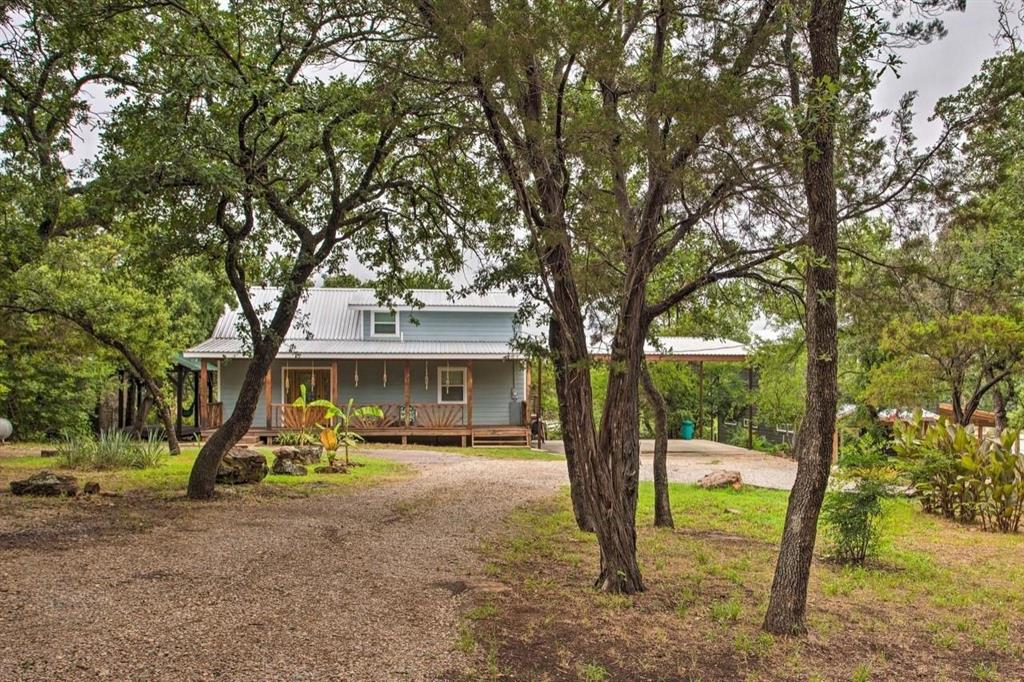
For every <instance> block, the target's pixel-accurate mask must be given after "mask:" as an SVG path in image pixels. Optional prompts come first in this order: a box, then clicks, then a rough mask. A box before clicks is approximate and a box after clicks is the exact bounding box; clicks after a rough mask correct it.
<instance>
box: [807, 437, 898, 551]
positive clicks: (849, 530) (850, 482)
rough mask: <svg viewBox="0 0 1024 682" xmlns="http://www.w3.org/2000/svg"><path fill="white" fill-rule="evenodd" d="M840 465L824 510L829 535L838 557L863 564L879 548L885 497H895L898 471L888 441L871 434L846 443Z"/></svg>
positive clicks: (832, 549)
mask: <svg viewBox="0 0 1024 682" xmlns="http://www.w3.org/2000/svg"><path fill="white" fill-rule="evenodd" d="M838 464H839V466H838V470H837V471H836V473H835V474H834V475H833V477H832V480H831V483H830V485H831V488H832V489H831V490H830V491H829V492H828V494H827V495H826V497H825V503H824V504H823V505H822V510H821V513H822V520H823V521H824V522H825V537H826V539H827V540H828V542H829V545H830V553H831V556H832V557H833V558H834V559H836V560H837V561H839V562H841V563H845V564H862V563H864V561H865V560H866V559H867V558H868V557H870V556H872V555H873V554H874V553H875V552H876V551H877V549H878V545H879V542H880V539H881V521H882V518H883V514H884V507H883V505H882V500H883V499H884V498H886V497H889V496H891V494H892V489H893V485H894V484H895V482H896V478H897V474H896V471H895V470H894V469H893V468H892V467H891V466H890V465H889V463H888V458H887V456H886V452H885V449H884V444H883V443H882V442H881V441H879V440H877V439H876V438H875V437H874V436H871V435H866V436H863V437H861V438H857V439H853V440H849V441H847V442H846V443H844V444H843V447H842V450H841V451H840V455H839V462H838Z"/></svg>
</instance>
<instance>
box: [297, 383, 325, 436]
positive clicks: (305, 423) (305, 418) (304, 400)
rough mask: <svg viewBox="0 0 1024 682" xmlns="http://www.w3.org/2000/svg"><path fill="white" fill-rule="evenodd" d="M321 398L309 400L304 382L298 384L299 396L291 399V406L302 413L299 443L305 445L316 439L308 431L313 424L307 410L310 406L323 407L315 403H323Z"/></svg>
mask: <svg viewBox="0 0 1024 682" xmlns="http://www.w3.org/2000/svg"><path fill="white" fill-rule="evenodd" d="M323 402H326V401H323V400H312V401H311V400H309V393H308V392H307V390H306V384H299V396H298V397H297V398H296V399H295V400H293V401H292V407H295V408H298V409H299V411H300V412H301V414H302V417H301V418H300V420H299V444H300V445H305V444H307V442H308V443H309V444H314V443H315V442H316V441H315V440H314V439H313V434H312V433H310V427H312V426H314V424H312V423H311V422H312V421H313V420H312V419H311V418H310V414H309V410H310V408H312V407H323V405H318V404H317V403H323Z"/></svg>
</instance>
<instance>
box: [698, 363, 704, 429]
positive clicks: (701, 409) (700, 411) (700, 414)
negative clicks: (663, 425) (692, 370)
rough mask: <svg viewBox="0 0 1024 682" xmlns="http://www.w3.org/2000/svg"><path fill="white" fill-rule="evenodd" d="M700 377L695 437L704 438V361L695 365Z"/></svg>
mask: <svg viewBox="0 0 1024 682" xmlns="http://www.w3.org/2000/svg"><path fill="white" fill-rule="evenodd" d="M697 367H698V368H699V372H698V374H699V376H700V403H699V405H698V408H697V437H698V438H701V439H703V438H704V361H703V360H701V361H700V362H699V363H697Z"/></svg>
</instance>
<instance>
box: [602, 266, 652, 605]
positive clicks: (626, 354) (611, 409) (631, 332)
mask: <svg viewBox="0 0 1024 682" xmlns="http://www.w3.org/2000/svg"><path fill="white" fill-rule="evenodd" d="M640 257H642V256H640ZM628 272H629V273H630V279H631V281H629V282H627V283H626V292H627V293H626V294H625V297H624V299H623V302H622V306H621V307H620V310H619V320H618V325H617V327H616V330H615V337H614V338H613V340H612V347H611V353H610V360H609V364H608V393H607V395H606V396H605V401H604V412H603V413H602V415H601V430H600V432H599V434H598V442H597V445H598V447H597V451H596V452H595V455H596V458H595V466H594V471H595V474H596V475H595V477H594V481H593V483H594V484H595V489H596V499H598V500H599V501H600V506H599V507H598V509H599V510H600V513H598V514H596V526H597V536H598V543H599V544H600V546H601V573H600V575H599V576H598V579H597V586H598V587H599V588H600V589H602V590H605V591H607V592H621V593H625V594H632V593H635V592H642V591H643V590H644V581H643V576H642V575H641V574H640V566H639V564H638V563H637V560H636V500H637V488H638V486H639V481H640V428H639V426H640V410H639V400H640V396H639V390H638V388H639V384H640V373H641V372H640V367H641V365H642V364H643V344H644V339H645V337H646V334H647V323H646V318H645V309H644V305H645V296H646V281H645V280H646V272H645V271H644V268H643V264H642V263H634V264H631V267H630V269H629V270H628Z"/></svg>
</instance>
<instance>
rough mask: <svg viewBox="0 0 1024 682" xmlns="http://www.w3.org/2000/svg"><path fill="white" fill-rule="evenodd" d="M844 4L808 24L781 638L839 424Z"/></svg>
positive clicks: (817, 10)
mask: <svg viewBox="0 0 1024 682" xmlns="http://www.w3.org/2000/svg"><path fill="white" fill-rule="evenodd" d="M844 9H845V0H813V1H812V3H811V15H810V19H809V21H808V36H809V45H810V52H811V72H812V78H813V82H812V86H811V89H810V96H809V97H808V98H807V99H808V102H809V104H808V106H809V107H810V108H809V109H808V111H807V113H806V115H807V119H806V121H805V123H804V125H805V126H806V127H805V128H804V130H802V131H801V134H802V136H803V138H804V142H805V145H804V147H805V151H804V160H803V161H804V190H805V193H806V195H807V209H808V230H807V244H808V246H809V248H810V250H811V253H812V256H813V259H812V260H811V261H810V262H809V263H808V266H807V274H806V292H805V296H806V301H807V322H806V324H807V358H808V360H807V395H806V416H805V417H804V422H803V427H802V428H801V429H800V435H799V438H798V441H797V446H796V456H797V462H798V464H797V474H796V482H795V483H794V484H793V491H792V492H791V493H790V496H789V506H788V508H787V510H786V524H785V528H784V530H783V533H782V544H781V546H780V548H779V558H778V563H777V564H776V566H775V578H774V580H773V582H772V591H771V596H770V597H769V601H768V611H767V613H766V615H765V621H764V628H765V629H766V630H767V631H768V632H772V633H775V634H782V635H792V634H801V633H804V632H806V630H807V626H806V622H805V612H806V607H807V583H808V579H809V577H810V572H811V561H812V559H813V554H814V541H815V536H816V534H817V525H818V513H819V512H820V510H821V503H822V501H823V500H824V497H825V489H826V487H827V485H828V476H829V470H830V468H831V458H832V433H833V431H834V429H835V421H836V403H837V386H836V362H837V352H838V347H837V342H836V302H835V293H836V286H837V272H836V263H837V258H836V253H837V241H838V218H837V207H836V190H835V177H834V154H835V149H834V147H835V140H834V137H835V114H834V110H835V105H834V104H833V103H832V100H833V99H834V98H835V97H836V96H838V95H837V94H836V93H830V92H829V89H830V87H831V83H835V82H837V81H838V76H839V50H838V37H839V25H840V22H841V21H842V17H843V12H844Z"/></svg>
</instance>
